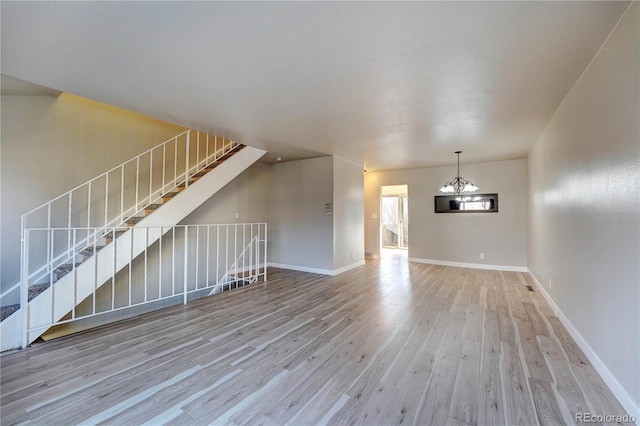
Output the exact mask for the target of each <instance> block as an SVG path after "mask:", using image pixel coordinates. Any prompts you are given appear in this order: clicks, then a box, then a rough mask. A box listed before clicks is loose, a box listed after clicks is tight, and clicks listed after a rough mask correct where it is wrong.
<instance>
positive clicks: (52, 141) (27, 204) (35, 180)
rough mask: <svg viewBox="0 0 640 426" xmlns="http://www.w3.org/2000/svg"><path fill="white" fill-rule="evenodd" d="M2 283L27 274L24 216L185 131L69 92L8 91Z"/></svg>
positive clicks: (3, 133) (0, 211) (7, 284)
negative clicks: (22, 243) (24, 270)
mask: <svg viewBox="0 0 640 426" xmlns="http://www.w3.org/2000/svg"><path fill="white" fill-rule="evenodd" d="M1 102H2V119H1V120H2V126H1V127H2V128H1V139H2V159H1V178H0V181H1V194H2V202H1V203H0V204H1V207H0V214H1V216H2V219H1V225H0V226H1V232H0V235H1V237H2V242H1V248H0V250H1V253H0V258H1V259H2V260H1V263H2V272H1V274H2V275H1V279H0V285H1V288H2V290H6V289H7V288H9V287H11V286H12V285H13V284H15V283H17V282H18V281H19V277H20V216H21V215H22V214H23V213H25V212H27V211H28V210H30V209H32V208H34V207H37V206H38V205H40V204H42V203H45V202H47V201H49V200H51V199H52V198H54V197H56V196H58V195H60V194H62V193H64V192H66V191H68V190H70V189H71V188H73V187H74V186H76V185H79V184H81V183H83V182H86V181H87V180H89V179H91V178H93V177H95V176H96V175H98V174H100V173H102V172H105V171H107V170H108V169H110V168H112V167H114V166H116V165H118V164H120V163H122V162H124V161H126V160H128V159H130V158H132V157H134V156H136V155H137V154H139V153H141V152H143V151H145V150H147V149H149V148H151V147H153V146H155V145H157V144H159V143H160V142H163V141H165V140H167V139H169V138H170V137H172V136H174V135H176V134H178V133H180V132H182V131H183V130H185V129H184V128H182V127H179V126H176V125H173V124H170V123H166V122H162V121H159V120H155V119H152V118H149V117H145V116H143V115H140V114H136V113H133V112H129V111H125V110H122V109H119V108H115V107H111V106H108V105H105V104H101V103H98V102H94V101H91V100H88V99H84V98H80V97H77V96H74V95H71V94H66V93H63V94H62V95H60V96H59V97H57V98H56V97H51V96H3V97H2V100H1Z"/></svg>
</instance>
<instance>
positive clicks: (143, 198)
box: [21, 130, 239, 283]
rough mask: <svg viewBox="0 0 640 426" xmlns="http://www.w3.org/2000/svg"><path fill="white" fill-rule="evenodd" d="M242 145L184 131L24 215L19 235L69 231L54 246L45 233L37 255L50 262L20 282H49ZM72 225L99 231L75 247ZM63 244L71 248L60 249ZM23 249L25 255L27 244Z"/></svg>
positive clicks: (77, 241) (76, 227)
mask: <svg viewBox="0 0 640 426" xmlns="http://www.w3.org/2000/svg"><path fill="white" fill-rule="evenodd" d="M238 146H239V144H238V143H237V142H234V141H230V140H227V139H222V138H218V137H217V136H210V135H208V134H206V133H202V132H199V131H194V130H186V131H184V132H182V133H180V134H179V135H176V136H174V137H173V138H171V139H169V140H167V141H165V142H163V143H161V144H159V145H157V146H155V147H154V148H151V149H149V150H147V151H145V152H143V153H142V154H140V155H137V156H136V157H134V158H132V159H130V160H128V161H125V162H124V163H122V164H120V165H118V166H116V167H114V168H112V169H111V170H109V171H107V172H104V173H102V174H101V175H99V176H97V177H95V178H93V179H91V180H89V181H87V182H85V183H83V184H81V185H78V186H77V187H75V188H73V189H71V190H70V191H67V192H65V193H64V194H61V195H59V196H58V197H56V198H54V199H53V200H51V201H49V202H47V203H44V204H42V205H41V206H38V207H36V208H34V209H32V210H30V211H29V212H27V213H25V214H24V215H22V220H21V228H22V229H21V232H22V234H21V235H24V231H25V230H26V229H35V228H38V229H59V230H63V229H66V230H67V231H66V232H67V234H66V238H67V242H66V244H62V243H61V239H62V238H61V237H60V235H59V236H58V239H57V244H56V243H55V242H54V239H52V238H51V236H52V235H53V234H47V235H46V240H42V241H39V242H37V244H38V247H39V248H40V253H39V257H40V258H46V259H47V262H40V263H39V264H38V267H37V268H31V269H33V270H32V271H31V272H30V275H29V276H28V277H21V282H23V281H25V280H26V281H30V282H33V283H38V281H47V280H48V277H47V275H50V274H51V272H52V271H53V270H55V269H56V268H57V267H59V265H62V264H66V263H68V261H69V260H70V259H71V258H72V256H74V255H75V254H76V252H77V251H78V249H81V248H82V247H84V246H88V245H89V243H90V240H91V238H97V237H98V236H100V235H102V234H104V233H105V230H106V229H108V228H110V227H114V226H121V225H123V224H124V222H125V221H126V220H127V219H129V218H131V217H134V216H138V215H140V213H141V212H142V211H143V210H144V208H145V207H147V206H149V205H152V204H154V203H159V202H160V201H161V199H162V196H164V195H166V194H171V193H172V191H175V190H177V189H178V188H187V187H188V186H189V184H190V182H189V180H190V178H191V177H192V176H193V175H194V174H197V173H198V172H200V171H202V170H204V169H205V168H207V167H209V166H210V165H212V164H214V163H216V162H218V161H219V160H220V159H221V158H222V157H224V156H226V155H228V154H229V153H230V152H231V151H233V150H234V149H236V148H237V147H238ZM71 229H85V230H86V229H93V230H94V231H95V234H89V233H84V236H85V238H84V239H82V238H79V239H78V240H76V241H75V245H72V244H71V242H72V239H73V233H72V231H71ZM23 239H24V237H23ZM22 244H23V245H24V241H22ZM61 246H64V247H67V248H68V250H67V251H64V250H61V249H60V247H61ZM22 251H23V253H24V246H23V247H22ZM31 251H32V252H34V251H35V247H31ZM54 254H55V256H54ZM23 257H24V256H23ZM34 261H35V260H32V262H31V263H32V264H34ZM21 270H22V271H24V270H25V268H24V267H22V269H21Z"/></svg>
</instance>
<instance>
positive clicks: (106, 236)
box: [104, 230, 127, 242]
mask: <svg viewBox="0 0 640 426" xmlns="http://www.w3.org/2000/svg"><path fill="white" fill-rule="evenodd" d="M125 232H127V231H125V230H118V231H116V238H118V237H119V236H120V235H122V234H124V233H125ZM104 238H105V239H106V240H107V241H108V242H111V241H113V231H109V232H107V233H106V234H104Z"/></svg>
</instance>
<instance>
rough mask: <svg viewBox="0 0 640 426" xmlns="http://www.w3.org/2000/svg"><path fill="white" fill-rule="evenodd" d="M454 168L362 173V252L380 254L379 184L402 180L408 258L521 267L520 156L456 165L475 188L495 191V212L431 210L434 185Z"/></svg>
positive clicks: (523, 226)
mask: <svg viewBox="0 0 640 426" xmlns="http://www.w3.org/2000/svg"><path fill="white" fill-rule="evenodd" d="M455 174H456V167H455V166H453V167H434V168H425V169H411V170H397V171H386V172H377V173H367V174H366V176H365V252H366V253H367V255H369V256H372V255H373V256H377V255H379V254H380V187H381V186H386V185H402V184H406V185H408V189H409V191H408V192H409V257H410V258H413V259H429V260H435V261H444V262H459V263H470V264H480V265H483V264H484V265H497V266H504V267H508V268H520V269H522V268H525V267H526V265H527V197H526V190H527V186H526V162H525V160H511V161H498V162H491V163H481V164H463V165H461V170H460V174H461V175H462V176H463V177H465V178H467V179H470V180H472V181H473V182H474V183H475V184H476V185H478V186H479V187H480V191H479V192H480V193H498V197H499V212H498V213H466V214H444V213H439V214H436V213H434V205H433V200H434V198H433V197H434V196H435V195H440V194H439V193H438V188H440V186H441V185H442V184H443V183H444V182H445V181H449V180H451V178H452V177H453V176H455ZM374 214H375V216H376V217H375V218H374V217H373V215H374ZM480 253H484V255H485V259H484V260H481V259H480Z"/></svg>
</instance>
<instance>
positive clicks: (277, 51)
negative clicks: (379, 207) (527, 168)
mask: <svg viewBox="0 0 640 426" xmlns="http://www.w3.org/2000/svg"><path fill="white" fill-rule="evenodd" d="M628 5H629V3H628V2H615V1H614V2H591V1H578V2H406V3H405V2H296V3H288V2H194V3H191V2H189V3H185V2H68V3H67V2H64V3H63V2H37V3H32V2H15V3H14V2H8V1H2V2H1V3H0V7H1V15H2V17H1V19H2V22H1V24H2V27H1V36H2V37H1V39H2V40H1V43H2V45H1V47H2V49H1V55H2V58H1V59H2V62H1V71H2V73H3V74H7V75H9V76H13V77H16V78H20V79H23V80H27V81H29V82H33V83H35V84H39V85H42V86H46V87H50V88H53V89H56V90H62V91H68V92H72V93H75V94H77V95H81V96H85V97H88V98H91V99H95V100H98V101H101V102H105V103H108V104H112V105H115V106H119V107H123V108H127V109H130V110H134V111H138V112H141V113H144V114H147V115H151V116H154V117H157V118H160V119H164V120H168V121H171V122H174V123H178V124H180V125H183V126H188V127H192V128H196V129H199V130H204V131H210V132H215V133H218V134H221V135H226V136H228V137H233V138H236V139H237V140H239V141H241V142H243V143H247V144H249V145H253V146H257V147H262V148H266V149H268V150H270V151H273V152H272V155H274V156H283V157H285V158H284V159H286V155H287V150H291V152H297V154H298V155H299V156H304V155H308V156H313V155H318V153H322V154H332V155H337V156H339V157H342V158H345V159H347V160H350V161H353V162H355V163H358V164H362V165H363V166H364V167H365V168H366V169H368V170H382V169H396V168H411V167H423V166H436V165H443V164H454V163H455V155H454V154H453V151H456V150H458V149H460V150H463V151H464V153H463V154H462V158H461V162H462V163H469V162H482V161H492V160H501V159H512V158H523V157H524V156H526V154H527V152H528V151H529V149H530V148H531V146H532V145H533V143H534V142H535V141H536V140H537V138H538V137H539V135H540V134H541V132H542V131H543V130H544V128H545V126H546V125H547V123H548V122H549V120H550V118H551V116H552V115H553V113H554V112H555V110H556V109H557V108H558V106H559V104H560V103H561V102H562V100H563V99H564V97H565V96H566V95H567V93H568V92H569V91H570V89H571V88H572V87H573V85H574V84H575V82H576V81H577V80H578V78H579V77H580V75H581V74H582V72H583V71H584V70H585V68H586V67H587V65H588V64H589V62H590V61H591V59H592V58H593V57H594V55H595V54H596V52H597V51H598V48H599V47H600V46H601V45H602V43H603V42H604V40H605V38H606V37H607V35H608V34H609V33H610V32H611V30H612V28H613V27H614V26H615V24H616V22H617V21H618V20H619V18H620V17H621V15H622V14H623V13H624V11H625V9H626V8H627V7H628Z"/></svg>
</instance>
